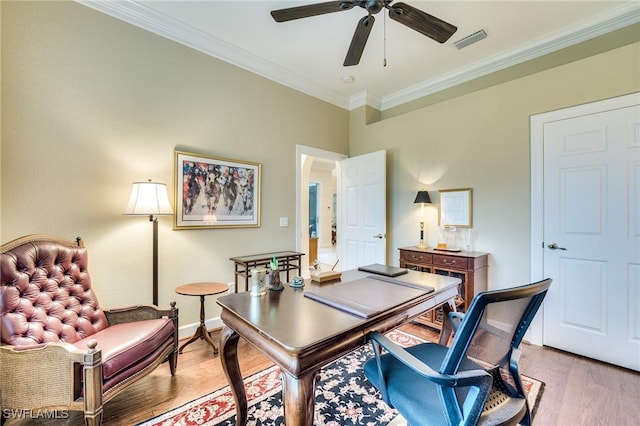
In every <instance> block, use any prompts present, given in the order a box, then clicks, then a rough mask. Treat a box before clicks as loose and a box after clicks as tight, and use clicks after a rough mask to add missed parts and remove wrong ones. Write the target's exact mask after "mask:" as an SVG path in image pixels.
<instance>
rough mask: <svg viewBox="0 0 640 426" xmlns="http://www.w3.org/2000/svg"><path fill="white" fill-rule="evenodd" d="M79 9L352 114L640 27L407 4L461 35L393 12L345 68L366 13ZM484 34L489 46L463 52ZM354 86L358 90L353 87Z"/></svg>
mask: <svg viewBox="0 0 640 426" xmlns="http://www.w3.org/2000/svg"><path fill="white" fill-rule="evenodd" d="M77 1H78V2H79V3H82V4H84V5H86V6H89V7H91V8H94V9H97V10H100V11H102V12H104V13H106V14H109V15H111V16H114V17H116V18H118V19H121V20H123V21H126V22H129V23H132V24H134V25H136V26H138V27H141V28H144V29H146V30H149V31H152V32H154V33H156V34H159V35H162V36H164V37H167V38H169V39H171V40H174V41H177V42H179V43H182V44H184V45H186V46H190V47H192V48H194V49H197V50H199V51H202V52H205V53H207V54H210V55H212V56H214V57H217V58H220V59H222V60H224V61H226V62H229V63H231V64H234V65H237V66H239V67H241V68H244V69H247V70H249V71H252V72H254V73H256V74H259V75H262V76H264V77H267V78H269V79H271V80H274V81H277V82H279V83H282V84H284V85H286V86H289V87H292V88H294V89H297V90H299V91H301V92H303V93H306V94H309V95H311V96H314V97H316V98H319V99H322V100H325V101H327V102H330V103H332V104H335V105H337V106H340V107H342V108H346V109H353V108H356V107H359V106H362V105H364V104H365V103H367V104H369V105H371V106H374V107H376V108H378V109H380V110H385V109H388V108H392V107H394V106H397V105H400V104H403V103H405V102H408V101H411V100H414V99H417V98H419V97H422V96H425V95H428V94H430V93H434V92H437V91H439V90H442V89H446V88H447V87H452V86H454V85H456V84H460V83H462V82H465V81H469V80H471V79H473V78H477V77H480V76H482V75H486V74H489V73H491V72H494V71H497V70H500V69H504V68H506V67H508V66H511V65H515V64H518V63H521V62H524V61H526V60H529V59H533V58H536V57H538V56H542V55H544V54H547V53H550V52H553V51H556V50H559V49H561V48H564V47H567V46H570V45H573V44H576V43H579V42H582V41H585V40H588V39H590V38H593V37H596V36H599V35H602V34H605V33H607V32H611V31H614V30H617V29H619V28H622V27H625V26H627V25H631V24H634V23H637V22H640V2H638V1H637V0H636V1H618V0H605V1H591V0H586V1H575V0H573V1H559V0H553V1H514V0H510V1H506V0H503V1H500V0H498V1H482V0H467V1H459V0H448V1H422V0H404V2H405V3H407V4H409V5H411V6H414V7H416V8H418V9H420V10H422V11H424V12H427V13H429V14H431V15H434V16H437V17H438V18H440V19H443V20H445V21H447V22H449V23H451V24H454V25H455V26H457V27H458V31H457V32H456V33H455V34H454V35H453V37H451V39H450V40H449V41H448V42H446V43H445V44H439V43H437V42H435V41H433V40H431V39H430V38H428V37H426V36H424V35H422V34H420V33H418V32H416V31H413V30H411V29H409V28H408V27H405V26H404V25H402V24H400V23H398V22H396V21H392V20H390V19H388V18H386V19H385V17H384V15H386V12H385V11H383V12H380V13H379V14H377V15H375V18H376V22H375V25H374V27H373V30H372V32H371V35H370V36H369V40H368V42H367V45H366V47H365V49H364V53H363V55H362V59H361V61H360V64H359V65H356V66H352V67H344V66H342V63H343V61H344V56H345V54H346V51H347V48H348V47H349V43H350V41H351V37H352V36H353V32H354V30H355V26H356V23H357V22H358V20H359V19H360V18H361V17H363V16H365V15H366V11H365V10H364V9H362V8H359V7H355V8H353V9H351V10H347V11H341V12H337V13H331V14H326V15H321V16H315V17H310V18H304V19H298V20H295V21H290V22H284V23H276V22H275V21H274V20H273V18H272V17H271V15H270V14H269V12H270V11H271V10H275V9H282V8H288V7H293V6H300V5H306V4H310V3H318V1H314V0H307V1H298V0H296V1H267V0H261V1H256V0H254V1H248V0H246V1H244V0H236V1H221V0H199V1H167V0H163V1H158V0H152V1H147V0H135V1H134V0H124V1H122V0H120V1H91V0H77ZM398 2H399V1H398V0H397V1H396V2H395V3H398ZM385 26H386V37H385ZM481 29H484V30H485V31H486V32H487V33H488V37H487V38H486V39H484V40H481V41H479V42H478V43H476V44H472V45H470V46H468V47H465V48H464V49H457V48H456V47H455V46H454V45H453V43H454V42H455V41H457V40H459V39H461V38H463V37H465V36H467V35H469V34H471V33H474V32H476V31H478V30H481ZM385 38H386V59H387V66H386V67H385V66H383V59H384V58H385V53H384V52H385ZM345 76H350V77H352V78H353V82H352V83H345V82H343V77H345Z"/></svg>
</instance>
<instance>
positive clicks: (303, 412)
mask: <svg viewBox="0 0 640 426" xmlns="http://www.w3.org/2000/svg"><path fill="white" fill-rule="evenodd" d="M317 373H318V372H317V371H312V372H309V373H307V374H304V375H303V376H300V377H297V378H296V377H293V376H291V375H289V374H287V373H285V372H284V371H283V372H282V398H283V399H284V423H285V425H286V426H313V416H314V413H315V403H316V397H315V382H316V374H317Z"/></svg>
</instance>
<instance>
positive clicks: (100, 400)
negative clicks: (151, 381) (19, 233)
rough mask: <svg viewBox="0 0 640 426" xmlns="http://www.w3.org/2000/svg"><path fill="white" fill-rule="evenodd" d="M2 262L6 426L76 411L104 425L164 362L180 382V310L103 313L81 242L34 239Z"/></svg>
mask: <svg viewBox="0 0 640 426" xmlns="http://www.w3.org/2000/svg"><path fill="white" fill-rule="evenodd" d="M0 253H1V257H2V258H1V262H0V267H1V272H2V285H1V286H0V308H1V311H2V314H1V316H0V331H1V336H2V344H1V345H0V383H2V388H1V389H0V404H1V405H0V407H1V408H2V412H1V414H2V416H3V417H4V418H3V419H2V420H6V417H9V416H23V417H24V416H26V415H29V414H32V413H33V412H44V411H45V410H50V411H51V412H52V411H53V410H70V411H83V412H84V418H85V423H86V424H87V425H100V424H101V423H102V416H103V405H104V404H105V403H106V402H108V401H109V400H110V399H112V398H113V397H114V396H115V395H117V394H118V393H119V392H120V391H121V390H123V389H125V388H126V387H127V386H129V385H130V384H132V383H134V382H135V381H137V380H138V379H140V378H142V377H144V376H145V375H147V374H148V373H150V372H151V371H153V370H154V369H155V368H156V367H157V366H158V365H160V364H161V363H162V362H163V361H165V360H168V361H169V368H170V371H171V375H174V374H175V370H176V366H177V361H178V309H177V308H176V307H175V302H172V303H171V308H170V309H168V310H160V309H158V308H157V307H156V306H132V307H128V308H122V309H116V310H110V311H103V310H102V309H101V308H100V305H99V304H98V300H97V299H96V295H95V293H94V291H93V290H92V288H91V279H90V277H89V272H88V270H87V250H86V249H85V248H84V246H83V244H82V242H81V240H80V238H77V239H76V241H75V242H71V241H65V240H61V239H58V238H55V237H51V236H47V235H28V236H26V237H22V238H19V239H17V240H14V241H11V242H9V243H7V244H4V245H2V248H1V249H0Z"/></svg>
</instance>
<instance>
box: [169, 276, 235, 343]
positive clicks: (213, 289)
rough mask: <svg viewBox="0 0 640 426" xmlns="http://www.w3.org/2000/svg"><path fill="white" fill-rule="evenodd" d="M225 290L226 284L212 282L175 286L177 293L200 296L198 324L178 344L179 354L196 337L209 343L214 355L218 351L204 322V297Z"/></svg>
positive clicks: (226, 288) (227, 288)
mask: <svg viewBox="0 0 640 426" xmlns="http://www.w3.org/2000/svg"><path fill="white" fill-rule="evenodd" d="M227 290H229V286H228V285H226V284H223V283H214V282H203V283H191V284H183V285H181V286H178V287H176V293H178V294H182V295H184V296H200V326H199V327H198V329H197V330H196V333H195V334H194V335H193V337H192V338H191V339H189V341H187V342H186V343H184V344H183V345H182V346H180V349H179V350H178V353H180V354H181V353H182V350H183V349H184V347H185V346H187V345H188V344H190V343H193V342H195V341H196V340H198V339H204V341H205V342H207V343H208V344H210V345H211V347H212V348H213V353H214V355H215V354H217V353H218V348H217V347H216V344H215V343H213V340H211V335H210V334H209V331H208V330H207V326H206V325H205V323H204V318H205V317H204V297H205V296H211V295H213V294H220V293H224V292H226V291H227Z"/></svg>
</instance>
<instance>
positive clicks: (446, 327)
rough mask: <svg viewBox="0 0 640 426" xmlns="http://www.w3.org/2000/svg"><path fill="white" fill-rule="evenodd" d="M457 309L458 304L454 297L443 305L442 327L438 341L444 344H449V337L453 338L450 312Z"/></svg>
mask: <svg viewBox="0 0 640 426" xmlns="http://www.w3.org/2000/svg"><path fill="white" fill-rule="evenodd" d="M455 311H456V304H455V301H454V300H453V299H452V300H449V301H448V302H447V303H445V304H444V305H442V329H441V330H440V339H439V340H438V343H439V344H441V345H443V346H449V339H450V338H451V333H453V328H452V327H451V319H450V318H449V312H455Z"/></svg>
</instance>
